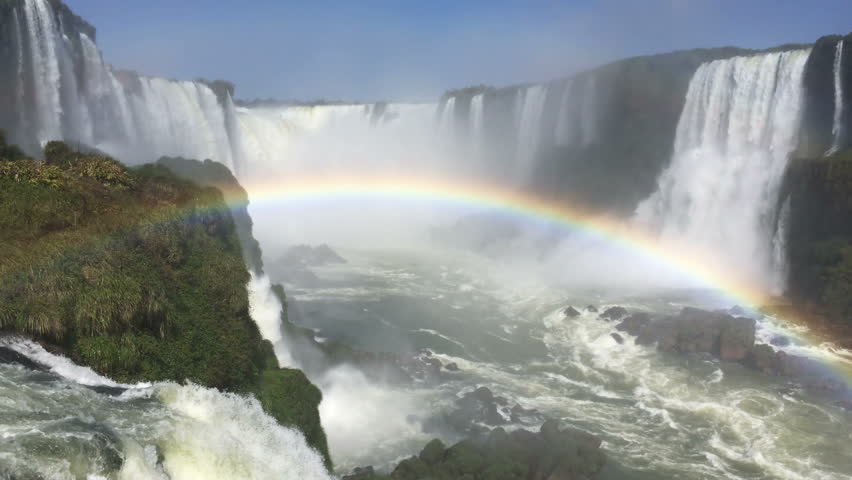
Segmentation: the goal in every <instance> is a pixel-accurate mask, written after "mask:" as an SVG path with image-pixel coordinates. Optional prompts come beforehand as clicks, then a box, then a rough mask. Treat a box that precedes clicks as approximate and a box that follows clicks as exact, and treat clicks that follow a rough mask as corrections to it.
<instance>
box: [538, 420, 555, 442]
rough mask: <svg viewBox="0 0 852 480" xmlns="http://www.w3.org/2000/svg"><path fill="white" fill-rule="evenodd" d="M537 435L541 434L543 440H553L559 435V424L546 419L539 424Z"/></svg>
mask: <svg viewBox="0 0 852 480" xmlns="http://www.w3.org/2000/svg"><path fill="white" fill-rule="evenodd" d="M539 433H541V435H542V436H543V437H544V438H545V440H553V439H555V438H556V436H557V435H559V422H558V421H557V420H554V419H552V418H548V419H547V420H545V421H544V423H542V424H541V428H540V429H539Z"/></svg>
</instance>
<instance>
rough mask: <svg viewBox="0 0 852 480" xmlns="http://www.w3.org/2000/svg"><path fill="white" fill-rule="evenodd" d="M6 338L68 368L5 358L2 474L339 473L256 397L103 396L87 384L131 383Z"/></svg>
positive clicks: (190, 478) (162, 390) (157, 389)
mask: <svg viewBox="0 0 852 480" xmlns="http://www.w3.org/2000/svg"><path fill="white" fill-rule="evenodd" d="M3 346H5V347H7V348H13V349H15V350H16V351H19V352H21V353H22V354H24V355H26V356H28V357H29V358H31V359H32V360H34V361H37V362H40V363H43V364H45V365H48V366H51V367H52V368H53V371H54V372H56V373H57V374H59V375H62V376H61V377H57V376H53V375H49V374H47V375H46V374H44V373H42V372H37V371H31V370H28V369H26V368H23V367H20V366H17V365H0V398H2V405H3V411H4V415H0V438H2V439H3V441H2V442H0V477H2V478H7V476H11V478H21V477H23V478H30V477H32V478H118V479H122V480H124V479H126V480H131V479H132V480H137V479H156V480H165V479H170V480H198V479H206V478H245V479H280V478H300V479H301V478H304V479H318V480H325V479H330V478H331V477H330V476H329V475H328V473H327V472H326V471H325V467H324V466H323V462H322V458H321V457H320V455H319V454H318V453H317V452H316V451H314V450H313V449H311V448H310V447H308V446H307V444H306V443H305V439H304V436H303V435H302V434H301V432H298V431H296V430H293V429H290V428H286V427H282V426H281V425H279V424H278V423H277V422H276V421H275V419H273V418H272V417H270V416H268V415H267V414H266V413H264V412H263V409H262V408H261V406H260V404H259V403H258V402H257V400H255V399H253V398H248V397H243V396H240V395H236V394H230V393H223V392H220V391H218V390H215V389H210V388H205V387H201V386H198V385H193V384H188V385H178V384H175V383H156V384H153V385H148V386H143V385H135V386H133V387H134V388H133V389H131V390H128V391H127V392H131V391H132V392H133V393H132V394H129V395H128V394H127V392H125V394H122V395H120V396H110V395H104V394H100V393H97V392H96V391H94V390H92V389H89V388H85V387H84V386H82V385H89V386H93V385H96V386H104V385H105V386H122V384H119V383H117V382H113V381H111V380H109V379H105V378H104V377H101V376H98V375H96V374H94V373H93V372H91V370H89V369H87V368H84V367H80V366H78V365H74V364H73V363H72V362H70V361H69V360H67V359H65V358H64V357H60V356H56V355H51V354H49V353H47V352H44V351H43V350H42V349H40V347H38V346H34V344H32V343H31V342H26V341H19V340H14V339H5V340H4V343H3ZM24 420H25V421H24Z"/></svg>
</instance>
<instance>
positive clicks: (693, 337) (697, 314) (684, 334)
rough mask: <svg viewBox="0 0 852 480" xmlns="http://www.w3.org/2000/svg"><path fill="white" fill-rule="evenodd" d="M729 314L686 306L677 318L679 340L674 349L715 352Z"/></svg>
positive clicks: (687, 351)
mask: <svg viewBox="0 0 852 480" xmlns="http://www.w3.org/2000/svg"><path fill="white" fill-rule="evenodd" d="M726 318H730V316H729V315H726V314H724V313H718V312H708V311H706V310H701V309H698V308H692V307H686V308H684V309H683V310H682V311H681V312H680V314H678V315H677V317H676V318H675V322H676V324H677V340H676V342H675V345H674V346H673V348H672V350H674V351H679V352H682V353H714V352H715V350H716V349H717V345H718V342H719V337H720V336H721V334H722V326H723V323H724V322H725V319H726Z"/></svg>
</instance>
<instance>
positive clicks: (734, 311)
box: [728, 305, 746, 317]
mask: <svg viewBox="0 0 852 480" xmlns="http://www.w3.org/2000/svg"><path fill="white" fill-rule="evenodd" d="M728 313H729V314H731V315H734V316H736V317H742V316H743V315H745V314H746V311H745V310H744V309H743V307H741V306H739V305H734V306H733V307H731V308H729V309H728Z"/></svg>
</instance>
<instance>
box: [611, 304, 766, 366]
mask: <svg viewBox="0 0 852 480" xmlns="http://www.w3.org/2000/svg"><path fill="white" fill-rule="evenodd" d="M616 328H617V329H618V330H619V331H623V332H627V333H631V334H635V335H636V343H637V344H639V345H653V344H655V343H656V344H657V349H658V350H660V351H663V352H680V353H709V354H712V355H716V356H718V357H719V358H721V359H722V360H729V361H742V360H744V359H745V358H747V357H748V356H749V354H750V352H751V350H752V346H753V345H754V335H755V322H754V320H753V319H750V318H745V317H732V316H730V315H728V314H726V313H722V312H709V311H707V310H701V309H698V308H691V307H687V308H684V309H683V310H682V311H681V312H680V313H679V314H677V315H675V316H673V317H665V318H661V319H658V320H654V321H651V320H650V318H648V317H647V316H640V315H639V314H634V315H631V316H630V317H628V318H626V319H625V320H624V321H622V322H621V323H620V324H619V325H618V326H617V327H616Z"/></svg>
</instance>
